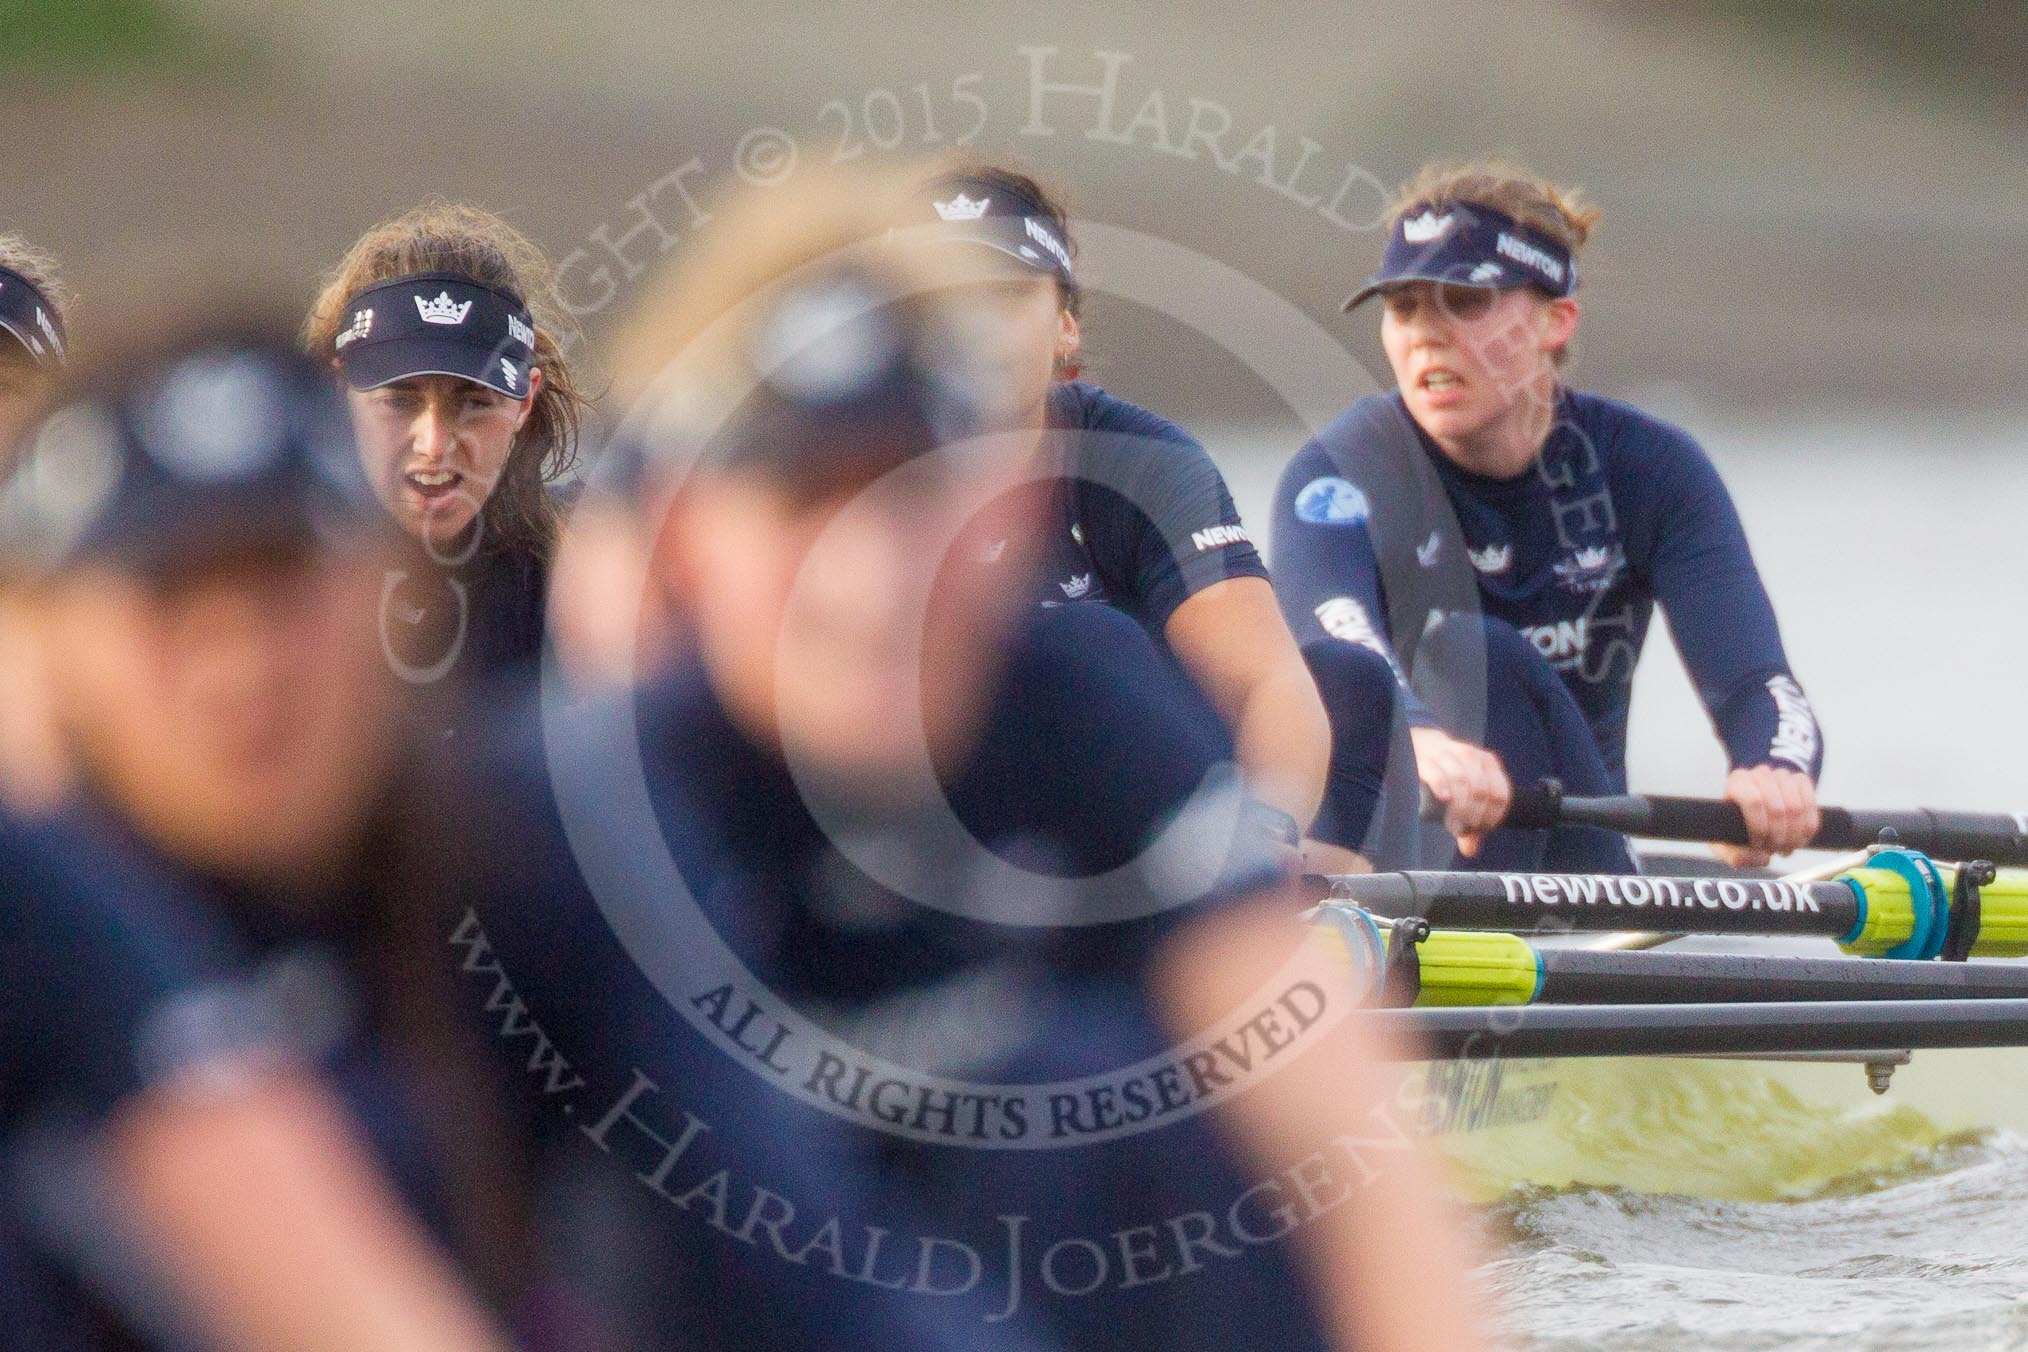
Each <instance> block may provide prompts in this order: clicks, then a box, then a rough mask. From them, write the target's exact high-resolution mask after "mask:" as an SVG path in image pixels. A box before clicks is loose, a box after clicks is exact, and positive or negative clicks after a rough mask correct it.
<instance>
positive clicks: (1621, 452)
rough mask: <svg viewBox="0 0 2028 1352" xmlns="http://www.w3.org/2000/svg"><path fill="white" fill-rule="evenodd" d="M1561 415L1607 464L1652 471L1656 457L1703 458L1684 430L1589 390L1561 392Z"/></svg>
mask: <svg viewBox="0 0 2028 1352" xmlns="http://www.w3.org/2000/svg"><path fill="white" fill-rule="evenodd" d="M1560 411H1561V416H1562V417H1564V418H1566V419H1568V420H1569V421H1570V422H1572V423H1573V424H1574V425H1575V426H1576V427H1577V428H1578V430H1580V431H1581V432H1583V433H1584V434H1585V435H1586V436H1587V437H1588V438H1589V439H1590V440H1591V442H1592V443H1593V444H1594V445H1595V446H1597V447H1598V449H1599V451H1600V453H1601V454H1602V455H1603V456H1605V458H1606V459H1607V460H1608V462H1612V463H1616V464H1627V465H1635V466H1640V467H1643V468H1645V469H1649V470H1652V468H1653V467H1654V463H1655V460H1656V458H1657V457H1662V458H1666V459H1679V458H1682V457H1693V458H1695V459H1698V460H1702V459H1704V450H1703V447H1701V446H1699V445H1698V443H1697V438H1696V437H1694V436H1692V435H1691V434H1690V433H1689V432H1688V431H1686V430H1685V429H1684V428H1681V427H1678V426H1677V425H1676V424H1675V423H1672V422H1670V421H1668V420H1667V419H1665V418H1658V417H1656V416H1655V415H1654V414H1652V413H1649V412H1647V411H1646V410H1645V409H1641V408H1636V407H1635V406H1634V405H1632V404H1630V403H1627V402H1626V401H1625V400H1624V399H1614V398H1611V397H1609V396H1607V395H1603V394H1594V393H1592V392H1591V391H1589V390H1570V389H1566V390H1564V391H1563V392H1562V399H1561V410H1560Z"/></svg>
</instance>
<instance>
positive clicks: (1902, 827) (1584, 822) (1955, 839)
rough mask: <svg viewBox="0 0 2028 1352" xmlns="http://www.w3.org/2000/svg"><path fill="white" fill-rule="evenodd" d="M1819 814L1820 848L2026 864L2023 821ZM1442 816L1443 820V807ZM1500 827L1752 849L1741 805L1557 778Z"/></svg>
mask: <svg viewBox="0 0 2028 1352" xmlns="http://www.w3.org/2000/svg"><path fill="white" fill-rule="evenodd" d="M1819 811H1820V813H1821V815H1822V818H1823V825H1822V826H1821V827H1820V828H1819V830H1818V831H1817V834H1816V837H1815V838H1814V839H1812V840H1811V842H1810V844H1811V846H1812V847H1813V848H1816V849H1820V850H1863V849H1865V848H1866V847H1867V846H1868V845H1875V844H1880V843H1882V842H1883V841H1889V840H1891V842H1892V843H1894V844H1897V845H1900V846H1902V847H1904V848H1906V849H1911V850H1920V851H1922V852H1923V853H1924V854H1929V855H1934V856H1936V857H1937V858H1939V859H1985V860H1989V861H1991V862H1992V863H1995V864H2011V865H2028V820H2024V817H2023V816H2022V815H2016V814H2008V813H2004V812H1950V811H1943V810H1940V809H1936V808H1926V807H1921V808H1908V809H1902V810H1895V811H1875V812H1867V811H1857V810H1853V809H1849V808H1842V807H1827V808H1821V809H1819ZM1436 815H1438V816H1441V809H1440V807H1439V808H1438V809H1437V812H1436ZM1501 825H1503V826H1508V827H1514V828H1517V829H1520V830H1542V829H1544V828H1547V827H1551V826H1559V825H1569V826H1599V827H1604V828H1605V829H1606V830H1609V831H1618V832H1621V833H1622V834H1625V835H1630V836H1646V837H1648V838H1649V839H1652V840H1696V841H1712V842H1719V843H1724V844H1731V845H1744V844H1746V843H1747V833H1746V817H1745V816H1744V815H1743V814H1742V813H1741V812H1740V810H1739V806H1738V805H1737V804H1736V803H1728V802H1724V801H1722V800H1719V799H1713V798H1676V797H1671V796H1669V795H1667V794H1640V793H1628V794H1619V795H1615V796H1612V797H1606V798H1582V797H1567V796H1565V794H1564V793H1563V790H1562V788H1561V786H1559V785H1558V784H1557V783H1556V782H1555V781H1554V780H1544V781H1543V782H1541V783H1539V784H1532V785H1526V786H1516V788H1515V790H1514V800H1513V804H1512V806H1511V807H1509V808H1508V810H1507V815H1506V817H1505V818H1504V819H1502V821H1501ZM1890 832H1891V833H1892V835H1891V836H1890V835H1889V834H1888V833H1890Z"/></svg>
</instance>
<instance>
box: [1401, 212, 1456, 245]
mask: <svg viewBox="0 0 2028 1352" xmlns="http://www.w3.org/2000/svg"><path fill="white" fill-rule="evenodd" d="M1450 228H1451V213H1450V212H1448V211H1446V212H1445V213H1444V214H1443V215H1441V216H1439V215H1437V214H1436V213H1435V212H1434V211H1431V210H1429V209H1428V208H1426V207H1425V208H1424V209H1423V213H1422V215H1420V216H1411V217H1409V218H1408V219H1407V220H1405V221H1403V222H1402V223H1401V237H1402V238H1403V239H1405V240H1407V241H1408V242H1409V243H1410V244H1427V243H1429V242H1430V241H1431V240H1433V239H1436V238H1438V237H1440V236H1441V235H1442V234H1443V232H1444V231H1446V230H1448V229H1450Z"/></svg>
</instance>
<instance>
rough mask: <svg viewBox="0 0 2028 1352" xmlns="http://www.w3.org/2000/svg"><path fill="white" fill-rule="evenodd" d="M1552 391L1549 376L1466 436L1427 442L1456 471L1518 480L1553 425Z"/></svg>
mask: <svg viewBox="0 0 2028 1352" xmlns="http://www.w3.org/2000/svg"><path fill="white" fill-rule="evenodd" d="M1556 388H1557V387H1556V377H1555V375H1554V374H1553V373H1552V374H1549V375H1547V376H1546V377H1545V378H1544V379H1543V380H1542V381H1541V382H1540V383H1539V384H1537V385H1535V386H1532V387H1531V388H1529V389H1528V390H1526V391H1524V392H1523V393H1522V394H1521V395H1520V396H1519V397H1518V398H1516V399H1515V400H1514V402H1513V403H1512V404H1511V405H1510V406H1509V407H1508V409H1507V411H1506V412H1504V413H1502V414H1501V415H1500V416H1499V417H1497V418H1495V419H1493V420H1492V421H1491V422H1489V423H1487V424H1486V425H1485V426H1484V427H1481V428H1479V429H1478V430H1477V431H1475V432H1473V433H1471V434H1470V435H1469V436H1464V437H1439V436H1436V435H1435V434H1431V437H1430V439H1431V440H1432V441H1434V442H1436V444H1437V449H1438V450H1440V451H1442V452H1443V453H1444V456H1445V458H1446V459H1448V460H1449V461H1450V462H1451V463H1452V464H1454V465H1456V466H1458V467H1459V468H1460V469H1466V470H1470V471H1471V472H1472V473H1474V474H1482V475H1484V476H1486V477H1487V478H1489V479H1514V478H1518V477H1520V476H1521V475H1523V474H1526V473H1527V472H1528V471H1529V470H1530V469H1531V468H1533V467H1534V465H1535V462H1536V460H1537V459H1538V458H1539V457H1540V456H1541V454H1542V448H1543V447H1544V446H1545V445H1547V444H1548V442H1549V433H1550V431H1551V430H1552V429H1553V428H1554V427H1555V426H1556V403H1557V399H1556Z"/></svg>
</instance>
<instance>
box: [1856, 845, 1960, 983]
mask: <svg viewBox="0 0 2028 1352" xmlns="http://www.w3.org/2000/svg"><path fill="white" fill-rule="evenodd" d="M1866 866H1867V867H1868V868H1879V869H1886V870H1888V871H1889V872H1891V873H1898V874H1900V875H1901V876H1902V877H1903V878H1905V879H1907V880H1908V895H1909V898H1910V900H1911V901H1913V903H1914V906H1915V925H1914V928H1913V929H1912V930H1911V931H1910V932H1909V936H1908V938H1907V939H1906V940H1905V941H1904V942H1902V943H1900V944H1897V945H1895V946H1894V947H1893V948H1890V949H1888V950H1887V951H1886V952H1885V953H1883V954H1881V955H1880V956H1882V957H1884V958H1919V959H1923V960H1927V959H1930V958H1933V957H1935V956H1936V955H1937V954H1939V953H1941V952H1943V946H1944V939H1945V937H1946V936H1947V935H1948V934H1949V933H1950V927H1951V894H1950V889H1948V888H1946V887H1945V886H1944V883H1943V875H1942V874H1940V873H1938V872H1937V868H1936V865H1935V864H1933V863H1931V862H1930V860H1929V856H1928V855H1924V854H1917V853H1916V852H1915V851H1913V850H1880V851H1878V852H1876V853H1875V854H1874V855H1873V856H1872V857H1871V858H1869V859H1868V860H1867V861H1866Z"/></svg>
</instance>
